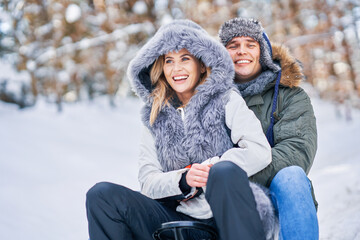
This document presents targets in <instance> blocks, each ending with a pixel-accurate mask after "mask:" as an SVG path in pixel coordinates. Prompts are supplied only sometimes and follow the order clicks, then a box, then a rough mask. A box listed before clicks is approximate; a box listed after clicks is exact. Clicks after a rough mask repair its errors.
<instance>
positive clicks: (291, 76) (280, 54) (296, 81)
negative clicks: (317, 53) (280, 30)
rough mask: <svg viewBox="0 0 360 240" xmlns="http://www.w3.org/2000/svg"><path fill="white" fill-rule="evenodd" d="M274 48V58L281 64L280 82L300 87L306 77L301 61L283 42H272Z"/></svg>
mask: <svg viewBox="0 0 360 240" xmlns="http://www.w3.org/2000/svg"><path fill="white" fill-rule="evenodd" d="M271 45H272V49H273V60H274V61H278V62H279V63H280V65H281V72H282V73H281V79H280V84H282V85H284V86H288V87H298V86H299V85H300V82H301V81H302V80H303V79H304V78H305V75H304V73H303V70H302V66H301V63H300V62H299V61H298V60H296V58H294V57H293V56H292V55H291V54H290V51H289V49H288V48H287V47H286V46H284V45H281V44H276V43H271Z"/></svg>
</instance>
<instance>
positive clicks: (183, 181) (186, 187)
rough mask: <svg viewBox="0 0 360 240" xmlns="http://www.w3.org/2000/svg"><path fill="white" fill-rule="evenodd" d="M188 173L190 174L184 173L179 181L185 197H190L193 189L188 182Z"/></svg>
mask: <svg viewBox="0 0 360 240" xmlns="http://www.w3.org/2000/svg"><path fill="white" fill-rule="evenodd" d="M187 173H188V171H186V172H184V173H183V174H182V175H181V179H180V181H179V187H180V190H181V192H182V193H183V194H184V195H185V196H186V195H188V194H189V193H190V191H191V187H190V186H189V185H188V184H187V182H186V174H187Z"/></svg>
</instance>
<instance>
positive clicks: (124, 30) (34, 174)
mask: <svg viewBox="0 0 360 240" xmlns="http://www.w3.org/2000/svg"><path fill="white" fill-rule="evenodd" d="M236 16H244V17H254V18H257V19H259V20H260V21H261V22H262V24H263V26H264V28H265V30H266V32H267V34H268V35H269V37H270V39H271V40H272V41H273V42H277V43H281V44H284V45H286V46H287V47H289V48H290V50H291V52H292V53H293V54H294V55H295V57H296V58H297V59H298V60H299V61H301V62H302V64H303V67H304V71H305V73H306V76H307V79H306V81H305V82H303V84H302V87H304V88H305V90H306V91H307V92H308V94H309V95H310V97H311V99H312V103H313V105H314V110H315V115H316V117H317V125H318V132H319V139H318V140H319V146H318V152H317V155H316V158H315V162H314V165H313V167H312V170H311V172H310V177H311V179H312V180H313V184H314V187H315V191H316V195H317V198H318V201H319V204H320V205H319V212H318V215H319V222H320V239H323V240H327V239H329V240H330V239H331V240H354V239H355V240H356V239H357V240H360V174H359V173H360V149H359V147H358V142H359V140H358V138H359V136H360V110H359V108H360V3H359V1H358V0H316V1H312V0H276V1H270V0H257V1H255V0H247V1H245V0H244V1H228V0H213V1H211V0H189V1H184V0H144V1H142V0H139V1H136V0H129V1H126V0H72V1H70V0H61V1H55V0H47V1H45V0H27V1H24V0H0V239H4V240H23V239H31V240H33V239H34V240H38V239H41V240H43V239H44V240H53V239H54V240H57V239H59V240H60V239H61V240H63V239H67V240H79V239H88V236H87V222H86V213H85V206H84V202H85V194H86V191H87V190H88V189H89V188H90V187H91V186H92V185H94V184H95V183H96V182H99V181H112V182H115V183H119V184H124V185H126V186H128V187H131V188H133V189H138V188H139V186H138V183H137V162H136V159H137V154H138V152H137V151H138V141H139V140H138V139H139V138H140V135H141V122H140V116H139V109H140V107H141V103H140V101H139V99H137V98H136V97H135V96H134V95H133V94H132V92H131V90H130V87H129V82H128V79H127V77H126V68H127V65H128V63H129V61H130V60H131V59H132V58H133V57H134V56H135V54H136V52H137V51H138V50H139V49H140V48H141V47H142V46H143V44H144V43H145V42H146V41H147V40H148V39H149V38H150V37H151V36H153V34H154V33H155V32H156V30H157V29H158V28H159V27H160V26H161V25H163V24H165V23H167V22H169V21H171V20H172V19H179V18H180V19H181V18H188V19H192V20H193V21H195V22H197V23H199V24H200V25H201V26H202V27H204V28H205V29H206V30H207V31H208V32H209V33H210V34H211V35H212V36H214V38H217V32H218V29H219V27H220V25H221V24H222V23H223V22H224V21H226V20H228V19H230V18H232V17H236Z"/></svg>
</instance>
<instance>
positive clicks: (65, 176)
mask: <svg viewBox="0 0 360 240" xmlns="http://www.w3.org/2000/svg"><path fill="white" fill-rule="evenodd" d="M307 91H308V93H309V94H310V96H311V99H312V103H313V106H314V110H315V115H316V118H317V128H318V143H319V144H318V151H317V154H316V158H315V161H314V164H313V167H312V169H311V171H310V174H309V176H310V178H311V180H312V181H313V184H314V188H315V194H316V197H317V200H318V202H319V210H318V217H319V223H320V239H324V240H325V239H326V240H330V239H332V240H354V239H355V240H360V174H359V173H360V148H359V145H358V144H357V143H358V142H359V140H358V139H357V138H358V137H359V136H360V111H359V110H355V109H351V120H350V119H349V118H350V117H349V116H348V117H346V114H345V113H346V111H347V110H346V107H345V106H343V105H340V106H338V107H336V106H335V105H334V104H332V103H330V102H326V101H323V100H321V99H319V98H318V97H317V96H316V94H315V93H314V92H312V91H311V90H309V89H308V90H307ZM116 103H117V106H116V107H115V108H114V107H111V106H110V104H109V103H108V99H106V98H100V99H96V100H95V101H93V102H86V101H84V102H78V103H71V104H70V103H69V104H65V105H64V108H63V111H62V112H61V113H59V112H58V111H57V108H56V106H55V105H54V104H50V103H47V102H46V101H45V100H44V99H41V98H40V99H39V100H38V102H37V104H36V105H35V107H33V108H26V109H23V110H19V109H18V108H17V107H16V106H15V105H12V104H7V103H3V102H0V239H6V240H24V239H26V240H64V239H66V240H80V239H88V231H87V220H86V212H85V195H86V192H87V190H88V189H89V188H91V187H92V186H93V185H94V184H95V183H97V182H101V181H109V182H114V183H117V184H121V185H125V186H127V187H129V188H132V189H134V190H139V184H138V182H137V157H138V154H139V153H138V150H139V147H138V146H139V139H140V136H141V131H142V123H141V121H140V114H139V112H140V108H141V102H140V100H139V99H137V98H122V99H117V100H116Z"/></svg>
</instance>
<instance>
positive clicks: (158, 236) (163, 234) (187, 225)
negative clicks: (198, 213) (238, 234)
mask: <svg viewBox="0 0 360 240" xmlns="http://www.w3.org/2000/svg"><path fill="white" fill-rule="evenodd" d="M185 231H187V232H188V233H189V234H191V233H192V232H194V233H195V232H196V231H203V232H206V233H207V235H208V237H206V238H202V239H199V240H217V239H218V233H217V231H216V229H215V228H214V227H212V226H210V225H208V224H206V223H202V222H196V221H173V222H166V223H163V224H161V227H160V228H159V229H157V230H156V231H155V232H154V233H153V238H154V240H168V239H175V240H186V239H185V238H184V235H185V234H184V233H185Z"/></svg>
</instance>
